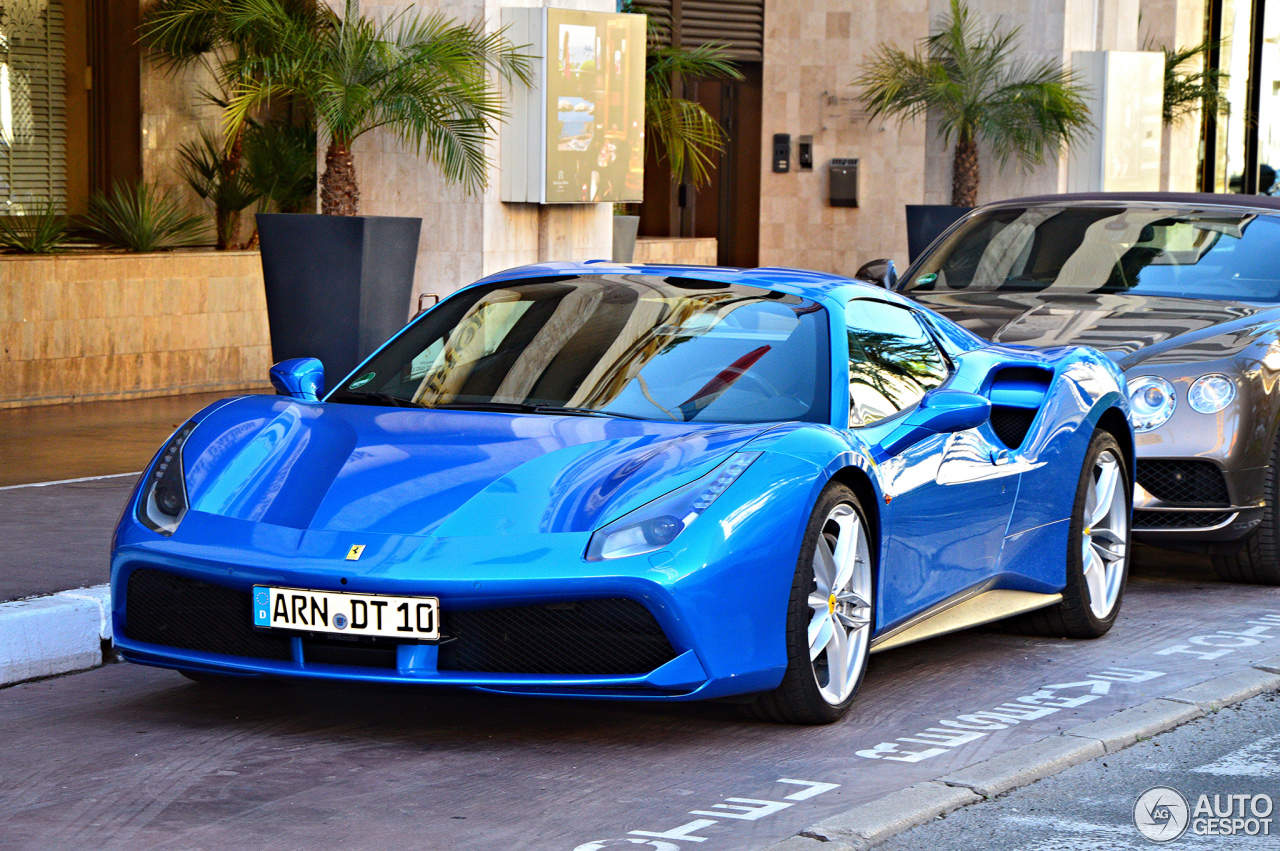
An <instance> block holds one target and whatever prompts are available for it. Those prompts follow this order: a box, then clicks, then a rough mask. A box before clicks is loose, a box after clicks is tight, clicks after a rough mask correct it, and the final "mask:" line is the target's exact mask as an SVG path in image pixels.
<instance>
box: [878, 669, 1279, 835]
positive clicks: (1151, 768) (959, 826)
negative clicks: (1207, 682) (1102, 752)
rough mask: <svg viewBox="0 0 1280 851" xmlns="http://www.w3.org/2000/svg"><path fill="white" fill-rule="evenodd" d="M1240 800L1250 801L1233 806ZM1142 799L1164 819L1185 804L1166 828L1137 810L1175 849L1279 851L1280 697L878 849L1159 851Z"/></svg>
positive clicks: (1226, 712)
mask: <svg viewBox="0 0 1280 851" xmlns="http://www.w3.org/2000/svg"><path fill="white" fill-rule="evenodd" d="M1149 790H1154V791H1149ZM1144 793H1145V794H1144ZM1240 795H1244V796H1247V799H1242V798H1234V799H1229V798H1228V796H1240ZM1201 796H1205V798H1204V799H1203V800H1202V799H1201ZM1263 796H1265V798H1266V800H1264V798H1263ZM1140 797H1141V798H1142V799H1143V801H1144V803H1145V802H1146V801H1147V800H1150V801H1152V802H1154V804H1155V806H1156V809H1157V810H1158V808H1159V804H1165V805H1173V806H1174V807H1177V806H1178V802H1181V806H1182V807H1183V808H1182V809H1175V810H1174V811H1173V812H1172V813H1170V816H1171V817H1170V820H1168V821H1152V820H1151V819H1150V815H1151V813H1152V809H1151V808H1148V807H1146V806H1141V807H1139V808H1138V810H1139V813H1140V815H1139V818H1142V819H1143V824H1144V825H1147V826H1148V828H1149V829H1150V830H1152V831H1153V833H1154V835H1156V836H1157V837H1158V838H1160V839H1161V840H1163V841H1167V842H1169V847H1170V848H1179V849H1202V848H1214V849H1218V848H1221V849H1231V851H1275V850H1276V849H1280V812H1276V810H1277V809H1280V701H1277V699H1276V695H1264V696H1259V697H1255V698H1253V699H1252V700H1247V701H1245V702H1244V703H1240V704H1237V705H1236V706H1231V707H1227V708H1226V709H1223V710H1221V711H1220V712H1217V713H1215V714H1212V715H1208V716H1205V717H1204V718H1200V719H1197V720H1195V721H1192V722H1191V723H1190V724H1187V725H1185V726H1183V727H1179V728H1178V729H1176V730H1171V731H1170V732H1168V733H1165V734H1163V735H1160V736H1156V737H1154V738H1152V739H1149V740H1147V741H1145V742H1139V743H1138V744H1136V745H1134V746H1133V747H1131V748H1129V749H1127V750H1124V751H1121V752H1120V753H1117V754H1112V755H1111V756H1108V757H1106V758H1105V759H1101V760H1096V761H1094V762H1088V763H1085V764H1083V765H1078V766H1076V767H1075V768H1070V769H1067V770H1066V771H1064V772H1063V773H1062V774H1059V775H1057V776H1056V777H1049V778H1046V779H1044V780H1041V781H1039V782H1037V783H1033V784H1031V785H1030V786H1027V787H1025V788H1023V789H1018V790H1015V791H1013V792H1011V793H1009V794H1008V795H1002V796H1001V797H999V798H997V799H995V800H993V801H987V802H984V803H980V804H976V805H974V806H972V807H968V808H966V809H963V810H958V811H956V812H954V813H951V814H950V815H948V816H947V817H946V818H943V819H938V820H936V821H934V822H932V823H930V824H927V825H922V826H920V827H917V828H915V829H913V830H909V831H907V832H906V833H903V834H900V835H899V836H896V837H894V838H893V839H891V840H889V841H888V842H886V843H885V844H883V845H881V846H879V848H880V851H918V849H921V848H928V849H930V851H973V849H975V848H981V849H984V851H1068V849H1069V851H1095V850H1096V851H1147V849H1151V848H1155V847H1158V846H1156V845H1155V844H1153V842H1150V841H1148V840H1147V839H1146V838H1145V837H1144V836H1143V835H1142V834H1141V833H1139V831H1138V828H1137V826H1136V824H1135V821H1134V818H1135V817H1134V809H1135V805H1136V804H1137V803H1138V800H1139V798H1140ZM1209 808H1212V812H1210V811H1209ZM1197 810H1200V815H1198V816H1197V815H1196V811H1197ZM1157 814H1158V815H1159V816H1160V817H1162V818H1163V817H1164V815H1165V814H1163V813H1157ZM1258 814H1265V815H1262V816H1261V817H1259V815H1258ZM1187 816H1189V818H1188V817H1187ZM1223 819H1226V820H1227V821H1223ZM1236 819H1240V822H1239V823H1237V822H1236V821H1235V820H1236ZM1211 820H1212V821H1211ZM1179 830H1183V833H1182V834H1181V835H1180V836H1179V835H1178V831H1179ZM1166 837H1168V838H1166Z"/></svg>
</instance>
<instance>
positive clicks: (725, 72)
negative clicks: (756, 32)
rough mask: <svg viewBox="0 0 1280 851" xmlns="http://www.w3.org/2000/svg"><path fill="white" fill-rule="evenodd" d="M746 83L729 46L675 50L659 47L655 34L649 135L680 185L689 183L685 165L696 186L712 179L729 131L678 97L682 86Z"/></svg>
mask: <svg viewBox="0 0 1280 851" xmlns="http://www.w3.org/2000/svg"><path fill="white" fill-rule="evenodd" d="M697 79H733V80H741V79H742V72H741V71H739V70H738V68H737V67H736V66H735V65H734V64H733V61H732V60H731V59H730V58H729V54H728V50H727V48H725V46H724V45H721V44H716V43H709V44H703V45H699V46H698V47H672V46H670V45H669V44H668V45H663V44H660V43H657V42H656V41H655V38H654V33H653V32H652V31H651V32H650V38H649V45H648V49H647V52H646V56H645V85H644V122H645V135H646V136H647V137H648V139H649V140H650V144H652V145H654V146H655V149H656V150H657V151H658V152H659V155H660V156H665V157H666V159H667V162H668V163H669V164H670V166H671V174H672V176H673V177H674V178H675V180H677V181H680V180H683V179H684V173H685V166H686V164H687V165H688V169H689V175H690V177H691V178H692V180H693V183H694V185H695V186H697V185H703V184H706V183H707V182H709V181H710V179H711V169H712V168H713V167H714V165H715V160H714V157H715V155H717V154H719V153H720V152H721V151H722V150H724V141H725V140H724V130H723V128H721V127H720V124H719V122H717V121H716V120H715V118H714V117H713V116H712V115H711V113H709V112H707V110H706V109H705V108H704V107H703V106H702V104H700V103H698V102H697V101H692V100H687V99H685V98H682V97H679V96H677V94H676V90H677V87H678V84H679V82H680V81H684V80H697Z"/></svg>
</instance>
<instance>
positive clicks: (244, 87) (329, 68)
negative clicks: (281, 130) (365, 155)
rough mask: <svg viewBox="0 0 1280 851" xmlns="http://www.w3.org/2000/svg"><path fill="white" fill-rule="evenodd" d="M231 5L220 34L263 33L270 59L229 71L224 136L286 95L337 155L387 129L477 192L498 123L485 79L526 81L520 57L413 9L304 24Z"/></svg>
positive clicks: (277, 2)
mask: <svg viewBox="0 0 1280 851" xmlns="http://www.w3.org/2000/svg"><path fill="white" fill-rule="evenodd" d="M233 5H234V9H233V10H232V11H231V12H230V13H229V15H228V17H229V25H230V28H231V31H232V32H233V33H240V32H242V31H245V30H247V29H248V28H251V27H252V28H255V29H256V30H257V31H259V32H260V33H263V34H264V35H263V36H262V37H263V38H264V39H265V38H267V35H265V34H266V33H269V34H270V35H269V40H270V41H271V42H272V43H273V44H275V45H276V48H277V49H276V50H275V51H273V52H272V53H271V54H255V55H251V56H243V57H241V58H239V59H238V60H236V61H235V62H234V63H232V67H231V69H230V72H229V76H230V77H232V78H234V80H235V84H234V86H233V88H232V90H231V97H230V100H229V105H228V108H227V110H226V113H225V120H226V124H227V128H228V131H229V132H234V130H235V129H236V128H238V127H241V126H243V125H244V124H245V123H246V122H247V121H249V119H250V118H251V116H252V115H253V114H254V113H255V112H256V111H257V110H259V109H260V108H261V107H262V106H263V105H264V104H266V103H268V102H269V101H271V100H272V99H273V98H277V97H280V96H281V95H292V96H295V97H297V98H300V99H302V100H303V101H305V102H306V103H308V104H309V105H310V107H311V110H312V112H313V114H314V116H315V120H316V125H317V127H318V129H319V131H320V134H321V135H322V137H324V138H325V139H327V140H329V141H330V142H331V143H332V144H334V145H336V146H338V147H339V148H341V149H344V150H350V148H351V145H352V143H353V142H355V140H356V139H358V138H360V137H361V136H363V135H364V134H365V133H368V132H369V131H370V130H373V129H375V128H378V127H386V128H389V129H390V130H391V131H392V132H393V133H394V134H395V135H396V136H397V137H398V138H399V140H400V141H401V142H402V143H403V144H404V145H405V146H406V147H409V148H412V149H418V150H421V151H422V152H423V153H424V154H425V155H426V156H427V157H428V158H429V159H430V160H431V161H432V162H433V163H435V164H436V166H437V167H439V168H440V169H441V171H442V172H443V173H444V175H445V177H446V178H447V179H449V180H453V181H458V182H461V183H462V184H463V185H464V186H465V187H466V188H467V189H468V190H469V191H475V190H478V189H480V188H482V187H483V186H484V185H485V181H486V177H487V175H486V169H485V145H486V142H487V139H488V138H489V136H490V135H491V134H492V132H493V130H494V128H495V127H496V125H497V123H498V122H499V121H501V120H502V118H503V117H504V109H503V102H502V98H501V94H500V92H499V91H498V88H497V86H496V85H495V84H494V80H493V77H491V75H494V76H496V77H497V78H498V79H500V80H502V81H505V82H521V83H527V82H528V81H529V80H530V79H531V74H532V65H531V62H530V57H529V56H527V55H526V54H525V53H524V52H523V49H522V48H521V47H518V46H515V45H513V44H511V43H510V42H509V41H508V40H507V39H506V37H505V33H504V32H503V31H499V32H497V33H487V32H486V31H485V28H484V24H483V22H479V21H477V22H472V23H458V22H456V21H454V20H452V19H450V18H449V17H448V16H446V15H445V14H443V13H439V12H435V13H430V14H422V13H418V12H416V11H414V10H412V9H405V10H402V11H400V12H398V13H396V14H394V15H391V16H389V17H387V18H385V19H383V20H376V19H373V18H368V17H365V16H363V15H361V14H360V12H359V8H358V6H357V4H356V3H355V2H354V0H348V2H347V3H346V5H345V8H344V10H343V13H342V15H341V16H339V15H337V14H335V13H333V12H331V11H329V10H327V9H325V10H322V11H321V12H320V13H319V14H318V16H317V17H316V18H315V19H314V20H312V21H310V22H309V23H306V24H305V25H304V24H303V23H301V22H300V21H299V19H298V18H297V17H296V16H292V15H290V14H288V12H287V10H286V9H285V7H284V5H283V2H282V0H234V3H233Z"/></svg>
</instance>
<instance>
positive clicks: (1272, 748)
mask: <svg viewBox="0 0 1280 851" xmlns="http://www.w3.org/2000/svg"><path fill="white" fill-rule="evenodd" d="M1191 770H1192V772H1194V773H1196V774H1215V775H1218V776H1220V777H1280V736H1267V737H1266V738H1265V739H1258V740H1257V741H1256V742H1253V743H1252V744H1248V745H1245V746H1244V747H1242V748H1240V749H1239V750H1235V751H1232V752H1231V753H1229V754H1225V755H1223V756H1221V757H1219V758H1218V759H1215V760H1214V761H1213V762H1210V763H1207V764H1205V765H1202V766H1200V767H1199V768H1193V769H1191Z"/></svg>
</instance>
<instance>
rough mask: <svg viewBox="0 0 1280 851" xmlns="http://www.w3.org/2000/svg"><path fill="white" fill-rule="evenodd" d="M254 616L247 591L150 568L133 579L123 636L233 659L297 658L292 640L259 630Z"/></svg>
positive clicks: (126, 597)
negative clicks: (291, 648) (248, 657)
mask: <svg viewBox="0 0 1280 851" xmlns="http://www.w3.org/2000/svg"><path fill="white" fill-rule="evenodd" d="M252 618H253V598H252V595H250V593H249V592H248V591H236V590H234V589H231V588H223V587H222V586H221V585H211V584H209V583H208V582H201V581H199V580H197V579H188V578H186V577H183V576H177V575H175V574H172V573H166V572H164V571H162V570H153V569H151V568H140V569H138V570H135V571H134V572H133V573H132V574H130V575H129V586H128V590H127V591H126V592H125V612H124V634H125V636H126V637H128V638H131V639H133V640H134V641H145V642H146V643H148V644H160V645H163V646H165V647H177V648H180V649H182V650H202V651H204V652H206V653H225V654H227V655H228V656H250V657H253V658H255V659H292V658H293V654H292V652H291V651H290V646H289V639H288V638H287V637H286V636H281V635H268V634H265V633H261V632H258V631H257V630H255V629H254V628H253V625H252Z"/></svg>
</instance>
